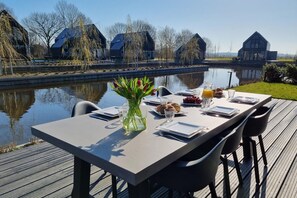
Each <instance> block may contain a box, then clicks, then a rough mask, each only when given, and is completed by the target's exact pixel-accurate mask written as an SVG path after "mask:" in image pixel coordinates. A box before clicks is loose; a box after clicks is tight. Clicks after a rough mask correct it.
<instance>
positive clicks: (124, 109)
mask: <svg viewBox="0 0 297 198" xmlns="http://www.w3.org/2000/svg"><path fill="white" fill-rule="evenodd" d="M128 110H129V105H128V103H124V104H123V105H122V106H121V107H120V108H119V117H120V120H121V122H123V119H124V117H126V115H127V113H128Z"/></svg>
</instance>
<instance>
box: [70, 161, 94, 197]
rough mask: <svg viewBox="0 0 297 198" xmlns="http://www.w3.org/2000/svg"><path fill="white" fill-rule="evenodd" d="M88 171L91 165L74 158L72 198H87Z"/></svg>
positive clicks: (88, 185) (88, 186)
mask: <svg viewBox="0 0 297 198" xmlns="http://www.w3.org/2000/svg"><path fill="white" fill-rule="evenodd" d="M90 170H91V165H90V164H89V163H88V162H86V161H84V160H82V159H80V158H78V157H75V156H74V170H73V189H72V193H71V196H72V197H73V198H85V197H89V188H90Z"/></svg>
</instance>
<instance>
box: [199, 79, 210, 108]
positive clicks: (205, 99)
mask: <svg viewBox="0 0 297 198" xmlns="http://www.w3.org/2000/svg"><path fill="white" fill-rule="evenodd" d="M212 98H213V90H212V85H211V84H207V85H206V86H205V87H204V89H203V92H202V104H201V107H202V108H208V107H209V106H210V103H211V100H212Z"/></svg>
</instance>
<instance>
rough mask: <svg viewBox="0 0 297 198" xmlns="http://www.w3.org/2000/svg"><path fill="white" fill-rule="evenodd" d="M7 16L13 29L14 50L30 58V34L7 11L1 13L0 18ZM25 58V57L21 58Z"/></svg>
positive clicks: (12, 41)
mask: <svg viewBox="0 0 297 198" xmlns="http://www.w3.org/2000/svg"><path fill="white" fill-rule="evenodd" d="M4 16H6V17H7V18H8V20H9V23H10V26H11V28H12V36H11V43H12V45H13V47H14V49H15V50H16V51H17V52H18V53H19V54H21V55H23V56H24V57H26V58H28V57H29V56H30V48H29V37H28V32H27V30H26V29H25V28H23V26H21V25H20V24H19V23H18V22H17V21H16V20H15V19H14V18H13V17H12V16H11V15H10V14H9V13H8V12H7V11H6V10H2V11H0V17H1V18H2V17H4ZM21 58H23V57H21Z"/></svg>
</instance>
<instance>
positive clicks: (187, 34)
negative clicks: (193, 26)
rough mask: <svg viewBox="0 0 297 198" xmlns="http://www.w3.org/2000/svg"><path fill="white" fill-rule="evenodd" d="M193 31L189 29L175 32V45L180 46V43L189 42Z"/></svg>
mask: <svg viewBox="0 0 297 198" xmlns="http://www.w3.org/2000/svg"><path fill="white" fill-rule="evenodd" d="M193 35H194V34H193V32H191V31H190V30H187V29H185V30H182V31H181V32H180V33H178V34H177V36H176V41H175V44H176V47H181V46H182V45H185V44H186V43H187V42H189V41H190V40H191V38H192V37H193Z"/></svg>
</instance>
